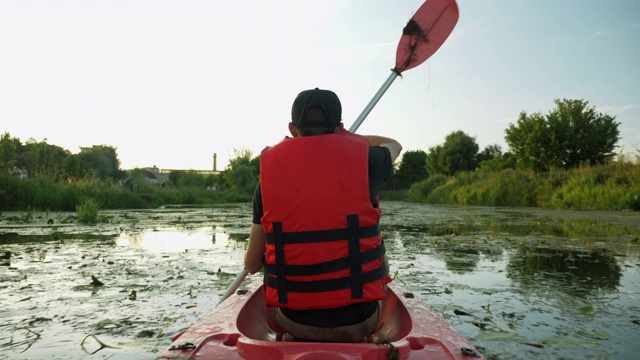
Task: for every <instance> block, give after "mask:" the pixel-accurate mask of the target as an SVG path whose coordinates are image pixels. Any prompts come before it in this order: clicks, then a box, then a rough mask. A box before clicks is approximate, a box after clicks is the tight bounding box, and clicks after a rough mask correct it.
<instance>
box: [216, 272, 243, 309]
mask: <svg viewBox="0 0 640 360" xmlns="http://www.w3.org/2000/svg"><path fill="white" fill-rule="evenodd" d="M247 274H248V273H247V269H244V268H243V269H242V271H240V274H238V276H237V277H236V279H235V280H234V281H233V284H231V286H229V290H227V292H226V293H224V295H222V297H221V298H220V300H219V301H218V303H217V304H216V306H218V305H220V303H221V302H223V301H225V300H226V299H227V298H228V297H229V296H231V294H233V293H234V292H236V290H238V288H239V287H240V284H242V282H243V281H244V279H245V278H246V277H247Z"/></svg>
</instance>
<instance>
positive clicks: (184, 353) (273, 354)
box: [157, 281, 482, 360]
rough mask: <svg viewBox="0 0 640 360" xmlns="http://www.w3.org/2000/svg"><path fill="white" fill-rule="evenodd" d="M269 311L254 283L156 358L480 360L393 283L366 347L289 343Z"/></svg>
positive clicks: (429, 311)
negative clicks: (279, 330)
mask: <svg viewBox="0 0 640 360" xmlns="http://www.w3.org/2000/svg"><path fill="white" fill-rule="evenodd" d="M272 313H273V311H272V310H271V309H269V308H268V307H267V306H266V304H265V302H264V293H263V288H262V283H261V281H255V282H253V283H251V284H249V285H248V286H247V287H245V288H244V289H243V290H241V291H239V292H238V293H236V294H233V295H231V296H230V297H229V298H228V299H226V300H225V301H223V302H222V303H220V305H218V306H217V307H216V308H214V309H213V310H212V311H211V312H210V313H209V314H208V315H206V316H205V317H203V318H202V319H200V320H199V321H198V322H196V323H195V324H194V325H193V326H192V327H191V328H189V329H187V330H185V331H184V332H182V333H180V334H178V335H176V336H175V337H174V338H173V343H172V344H171V346H170V347H169V348H167V349H165V350H164V351H163V352H162V353H161V354H160V356H159V357H158V358H157V359H173V360H177V359H225V360H226V359H255V360H271V359H287V360H316V359H317V360H320V359H322V360H347V359H348V360H355V359H367V360H369V359H384V360H387V359H412V360H415V359H467V360H470V359H474V358H482V355H481V354H480V352H479V351H478V350H477V349H475V348H474V347H473V345H471V344H470V343H469V342H468V341H467V340H466V339H465V338H464V337H463V336H462V335H461V334H460V333H459V332H458V331H457V330H455V329H454V328H453V327H452V326H451V325H450V324H449V323H448V322H447V321H446V320H445V319H444V318H443V317H442V316H441V315H440V314H438V313H437V312H435V311H434V310H433V309H431V308H430V307H429V306H427V305H426V304H425V303H424V302H423V301H421V300H420V299H418V298H414V297H413V296H412V295H411V294H409V293H407V292H406V291H405V289H404V288H403V287H402V286H401V285H400V284H398V283H396V282H391V283H389V284H388V290H387V294H386V297H385V299H384V301H383V305H382V309H381V313H380V324H379V325H378V329H377V331H376V332H375V333H374V334H373V335H371V336H370V337H369V339H368V341H367V342H362V343H319V342H301V341H295V340H294V339H292V338H291V337H290V336H288V335H286V334H279V333H277V332H276V331H274V330H273V329H272V326H271V325H270V323H272V321H273V316H272V315H270V314H272Z"/></svg>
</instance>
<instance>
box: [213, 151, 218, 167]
mask: <svg viewBox="0 0 640 360" xmlns="http://www.w3.org/2000/svg"><path fill="white" fill-rule="evenodd" d="M213 171H218V154H216V153H213Z"/></svg>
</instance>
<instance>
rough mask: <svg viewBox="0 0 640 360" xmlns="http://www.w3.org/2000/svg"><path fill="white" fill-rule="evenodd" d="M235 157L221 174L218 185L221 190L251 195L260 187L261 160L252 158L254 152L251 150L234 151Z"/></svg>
mask: <svg viewBox="0 0 640 360" xmlns="http://www.w3.org/2000/svg"><path fill="white" fill-rule="evenodd" d="M233 151H234V154H235V156H234V157H233V158H232V159H230V160H229V165H227V167H226V168H225V170H224V171H223V172H222V173H221V174H220V176H219V178H218V179H219V180H220V182H219V183H218V184H219V185H220V187H221V188H227V189H232V190H236V191H238V192H241V193H246V194H251V193H253V191H254V190H255V187H256V186H257V185H258V179H259V176H260V158H259V157H256V158H253V159H252V158H251V157H252V156H253V152H252V151H251V150H249V149H242V148H241V149H233Z"/></svg>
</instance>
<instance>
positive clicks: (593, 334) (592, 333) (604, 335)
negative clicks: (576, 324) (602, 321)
mask: <svg viewBox="0 0 640 360" xmlns="http://www.w3.org/2000/svg"><path fill="white" fill-rule="evenodd" d="M576 334H578V335H582V336H586V337H588V338H591V339H596V340H608V339H609V338H611V335H609V333H608V332H606V331H604V330H598V329H585V328H578V329H576Z"/></svg>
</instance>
